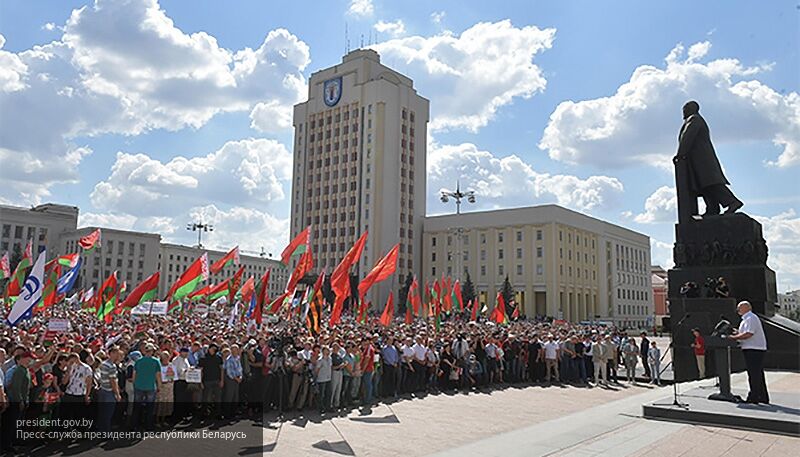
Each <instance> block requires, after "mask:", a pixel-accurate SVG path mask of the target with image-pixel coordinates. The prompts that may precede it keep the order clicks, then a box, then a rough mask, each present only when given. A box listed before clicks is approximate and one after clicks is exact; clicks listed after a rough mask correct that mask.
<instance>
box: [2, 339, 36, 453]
mask: <svg viewBox="0 0 800 457" xmlns="http://www.w3.org/2000/svg"><path fill="white" fill-rule="evenodd" d="M32 359H33V354H31V353H30V352H29V351H26V350H25V349H24V348H23V349H22V350H21V351H15V355H14V365H9V366H8V367H9V370H8V371H10V372H11V376H10V377H9V378H8V379H6V380H4V382H5V385H6V386H7V388H6V390H7V395H8V404H7V410H6V411H5V412H4V413H3V431H2V432H0V437H2V442H3V446H2V447H3V450H4V451H6V452H9V453H11V454H12V455H13V454H14V453H15V449H14V444H15V442H16V441H17V440H18V439H17V433H16V432H17V430H18V428H19V423H18V422H17V421H18V420H20V419H22V418H24V415H25V411H26V409H27V408H28V404H29V401H30V389H31V386H32V382H31V373H30V371H29V370H28V365H30V362H31V360H32Z"/></svg>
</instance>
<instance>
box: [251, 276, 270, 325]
mask: <svg viewBox="0 0 800 457" xmlns="http://www.w3.org/2000/svg"><path fill="white" fill-rule="evenodd" d="M270 271H271V270H267V271H266V272H265V273H264V276H262V277H261V280H260V281H259V282H258V285H257V286H256V308H255V309H254V310H253V314H254V318H255V321H256V324H261V319H262V315H263V313H264V307H265V306H266V305H267V303H269V298H268V297H267V295H268V294H269V273H270Z"/></svg>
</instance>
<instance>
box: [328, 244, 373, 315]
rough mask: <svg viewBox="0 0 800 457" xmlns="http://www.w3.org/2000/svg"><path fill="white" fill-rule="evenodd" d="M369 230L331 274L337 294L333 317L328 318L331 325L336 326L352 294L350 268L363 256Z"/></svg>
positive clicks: (333, 287)
mask: <svg viewBox="0 0 800 457" xmlns="http://www.w3.org/2000/svg"><path fill="white" fill-rule="evenodd" d="M367 236H368V232H364V233H363V234H362V235H361V236H360V237H359V238H358V241H356V243H355V244H354V245H353V246H352V247H351V248H350V250H349V251H347V254H345V256H344V257H343V258H342V261H341V262H339V265H337V266H336V268H335V269H334V270H333V273H332V274H331V289H332V290H333V293H334V294H336V300H334V302H333V308H332V309H331V317H330V319H329V320H328V325H329V326H330V327H333V326H335V325H336V324H337V323H338V322H339V318H340V317H341V315H342V309H343V307H344V301H345V300H346V299H347V297H349V296H350V268H352V266H353V265H355V264H357V263H358V260H359V259H360V258H361V253H362V252H363V251H364V246H365V245H366V244H367Z"/></svg>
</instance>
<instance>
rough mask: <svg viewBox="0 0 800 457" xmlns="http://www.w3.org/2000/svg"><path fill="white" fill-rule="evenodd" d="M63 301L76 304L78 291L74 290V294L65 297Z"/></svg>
mask: <svg viewBox="0 0 800 457" xmlns="http://www.w3.org/2000/svg"><path fill="white" fill-rule="evenodd" d="M65 303H66V304H68V305H75V304H77V303H78V292H75V293H74V294H72V296H71V297H69V298H67V299H66V301H65Z"/></svg>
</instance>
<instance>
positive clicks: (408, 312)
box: [406, 306, 414, 324]
mask: <svg viewBox="0 0 800 457" xmlns="http://www.w3.org/2000/svg"><path fill="white" fill-rule="evenodd" d="M412 322H414V317H413V316H411V308H409V307H408V306H406V324H410V323H412Z"/></svg>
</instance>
